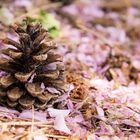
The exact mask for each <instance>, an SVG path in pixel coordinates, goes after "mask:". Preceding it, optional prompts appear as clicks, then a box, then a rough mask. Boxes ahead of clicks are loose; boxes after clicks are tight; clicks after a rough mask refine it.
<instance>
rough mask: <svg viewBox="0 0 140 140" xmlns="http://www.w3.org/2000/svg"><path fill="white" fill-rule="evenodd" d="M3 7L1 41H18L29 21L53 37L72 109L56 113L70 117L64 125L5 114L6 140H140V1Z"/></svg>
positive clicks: (38, 116)
mask: <svg viewBox="0 0 140 140" xmlns="http://www.w3.org/2000/svg"><path fill="white" fill-rule="evenodd" d="M63 1H64V0H63ZM68 1H70V0H68ZM68 1H67V2H68ZM0 5H1V8H0V39H3V38H5V36H8V37H11V38H16V37H15V36H14V34H13V32H12V31H11V30H10V29H9V25H10V24H14V23H17V22H21V21H22V20H23V19H25V18H26V17H28V19H29V20H30V21H33V20H36V21H39V22H41V23H42V24H43V26H44V27H45V28H48V29H49V31H50V35H51V36H52V37H53V38H54V41H56V42H57V44H58V52H59V53H61V54H62V55H63V60H64V64H65V67H66V78H67V85H68V87H69V90H68V92H67V93H66V94H65V95H63V97H61V98H60V101H62V102H63V101H65V107H64V108H61V109H60V110H53V111H58V112H59V113H58V114H64V116H62V115H60V116H59V115H58V118H57V119H56V118H53V117H51V115H50V114H49V113H50V112H49V111H50V110H48V109H46V110H43V111H42V110H35V109H34V107H33V108H32V109H31V110H24V111H22V112H19V111H17V110H15V109H9V108H7V107H2V106H1V107H0V140H30V139H33V140H81V139H83V140H139V139H140V1H139V0H110V1H109V0H85V1H84V0H77V1H71V3H66V4H65V5H62V3H61V2H48V1H46V0H39V1H34V0H21V1H20V0H6V1H3V2H1V1H0ZM0 47H1V48H2V47H3V45H2V43H0ZM64 117H65V118H64Z"/></svg>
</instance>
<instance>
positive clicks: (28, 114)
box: [19, 110, 47, 121]
mask: <svg viewBox="0 0 140 140" xmlns="http://www.w3.org/2000/svg"><path fill="white" fill-rule="evenodd" d="M19 117H20V118H24V119H32V118H33V112H32V110H24V111H22V112H21V113H20V115H19ZM46 117H47V115H46V113H42V112H38V111H35V112H34V119H35V120H38V121H47V119H46Z"/></svg>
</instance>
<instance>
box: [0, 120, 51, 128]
mask: <svg viewBox="0 0 140 140" xmlns="http://www.w3.org/2000/svg"><path fill="white" fill-rule="evenodd" d="M2 125H16V126H19V125H26V126H30V125H32V122H25V121H22V122H2V123H0V126H2ZM34 125H38V126H40V125H44V126H47V127H52V126H53V125H51V124H48V123H47V122H34Z"/></svg>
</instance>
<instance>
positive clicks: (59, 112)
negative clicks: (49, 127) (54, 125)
mask: <svg viewBox="0 0 140 140" xmlns="http://www.w3.org/2000/svg"><path fill="white" fill-rule="evenodd" d="M47 111H48V112H49V115H50V116H51V117H57V116H59V115H62V116H64V117H66V116H68V114H69V113H70V110H59V109H53V108H48V110H47Z"/></svg>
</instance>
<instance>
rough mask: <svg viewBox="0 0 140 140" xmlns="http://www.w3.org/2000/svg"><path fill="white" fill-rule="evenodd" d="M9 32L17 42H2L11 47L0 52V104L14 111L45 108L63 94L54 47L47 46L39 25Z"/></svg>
mask: <svg viewBox="0 0 140 140" xmlns="http://www.w3.org/2000/svg"><path fill="white" fill-rule="evenodd" d="M12 28H13V29H14V31H15V32H16V33H17V34H18V35H19V42H16V41H14V40H11V39H9V38H6V39H4V41H3V42H4V43H5V44H8V45H12V46H13V47H12V48H11V47H9V48H6V49H3V50H1V54H4V55H3V56H6V57H2V58H1V59H0V70H2V71H4V72H5V75H4V76H1V77H0V97H1V99H0V103H1V104H3V105H8V106H10V107H16V108H18V109H27V108H31V107H32V106H33V105H34V106H35V107H36V108H39V109H44V108H47V107H48V105H53V102H54V101H56V99H57V98H58V97H59V96H60V95H62V94H63V93H64V92H65V73H64V72H65V70H64V66H63V64H62V56H61V55H59V54H55V53H54V51H55V48H56V47H57V46H56V44H53V43H52V41H49V42H48V40H47V39H46V38H45V37H46V36H47V35H48V34H47V30H45V29H43V28H42V26H41V25H40V24H35V25H33V24H28V25H24V26H21V25H16V26H13V27H12ZM50 42H51V43H50ZM52 50H53V51H52ZM52 89H53V93H52Z"/></svg>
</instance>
